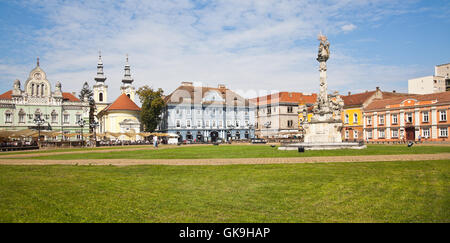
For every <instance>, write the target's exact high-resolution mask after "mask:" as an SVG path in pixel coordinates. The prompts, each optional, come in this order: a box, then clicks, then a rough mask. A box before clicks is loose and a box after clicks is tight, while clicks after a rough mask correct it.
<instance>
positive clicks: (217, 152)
mask: <svg viewBox="0 0 450 243" xmlns="http://www.w3.org/2000/svg"><path fill="white" fill-rule="evenodd" d="M449 152H450V146H413V147H410V148H408V147H407V146H406V145H402V146H396V145H369V146H368V147H367V149H361V150H354V149H341V150H322V151H320V150H315V151H306V152H304V153H299V152H297V151H283V150H278V149H277V148H272V147H270V146H269V145H252V146H249V145H220V146H213V145H207V146H181V147H176V148H167V149H159V150H154V149H150V147H149V149H148V150H136V151H112V152H107V153H102V152H101V151H99V152H98V153H78V154H60V155H47V156H46V155H36V156H35V157H29V159H46V160H51V159H58V160H70V159H124V158H126V159H208V158H269V157H308V156H344V155H381V154H383V155H389V154H434V153H449Z"/></svg>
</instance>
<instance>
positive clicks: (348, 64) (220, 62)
mask: <svg viewBox="0 0 450 243" xmlns="http://www.w3.org/2000/svg"><path fill="white" fill-rule="evenodd" d="M448 16H450V2H449V1H443V0H442V1H441V0H426V1H415V0H411V1H398V0H376V1H371V0H353V1H350V0H339V1H338V0H328V1H306V0H295V1H272V0H255V1H250V0H248V1H241V0H239V1H237V0H227V1H189V0H173V1H144V2H141V1H137V0H122V1H92V0H91V1H58V0H32V1H10V0H2V1H0V30H1V32H2V34H1V35H0V52H1V55H0V92H1V93H3V92H5V91H7V90H9V89H11V87H12V85H13V80H15V79H19V80H21V82H22V85H23V83H24V82H25V80H26V79H27V76H28V73H29V71H31V69H33V68H34V66H35V65H36V64H35V63H36V57H37V56H39V57H40V60H41V61H40V63H41V67H42V68H43V69H44V70H45V71H46V73H47V77H48V79H49V81H50V82H51V83H52V85H55V83H56V81H61V83H62V85H63V90H64V91H70V92H71V91H77V92H78V91H79V90H80V89H81V87H82V84H83V83H84V82H85V81H88V82H89V83H90V85H93V84H94V80H93V77H94V76H95V73H96V63H97V55H98V51H99V50H101V51H102V56H103V62H104V64H105V74H106V76H107V78H108V79H107V81H106V82H107V84H108V85H109V90H110V95H109V99H110V100H109V101H113V99H115V97H117V96H118V95H119V92H120V91H119V86H120V82H121V79H122V77H123V65H124V63H125V55H126V54H128V55H129V59H130V65H131V72H132V76H133V78H134V79H135V83H134V85H135V86H136V87H140V86H142V85H145V84H147V85H150V86H153V87H155V88H159V87H161V88H163V89H164V90H165V92H166V93H170V92H171V91H173V90H174V89H175V88H176V87H177V86H178V85H179V84H180V82H181V81H193V82H198V83H201V84H203V85H209V86H216V85H217V84H226V85H227V86H228V87H229V88H231V89H234V90H237V91H239V92H241V93H242V94H243V95H245V96H247V97H253V96H256V95H260V94H264V93H265V92H271V91H300V92H317V90H318V87H319V85H318V84H319V74H318V71H317V70H318V63H317V61H316V60H315V58H316V55H317V46H318V41H317V35H318V33H319V32H320V31H322V32H323V33H324V34H326V35H327V36H328V38H329V41H330V42H331V58H330V60H329V61H328V81H329V89H330V91H333V90H337V91H339V92H340V93H341V94H346V93H347V92H348V91H351V92H353V93H355V92H360V91H364V90H373V89H374V88H375V87H376V86H379V87H381V89H383V90H387V91H390V90H394V89H395V90H397V91H404V92H406V91H407V80H408V79H409V78H414V77H418V76H427V75H432V74H433V72H434V66H435V65H437V64H443V63H449V62H450V48H449V40H450V20H449V19H450V18H448Z"/></svg>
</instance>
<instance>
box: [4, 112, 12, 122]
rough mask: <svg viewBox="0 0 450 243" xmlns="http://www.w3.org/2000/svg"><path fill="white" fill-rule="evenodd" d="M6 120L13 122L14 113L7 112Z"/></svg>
mask: <svg viewBox="0 0 450 243" xmlns="http://www.w3.org/2000/svg"><path fill="white" fill-rule="evenodd" d="M5 122H6V123H12V113H11V112H10V111H6V112H5Z"/></svg>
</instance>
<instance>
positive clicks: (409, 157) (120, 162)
mask: <svg viewBox="0 0 450 243" xmlns="http://www.w3.org/2000/svg"><path fill="white" fill-rule="evenodd" d="M418 160H448V161H449V162H450V153H441V154H402V155H364V156H323V157H293V158H239V159H148V160H145V159H95V160H87V159H84V160H83V159H77V160H29V159H23V160H21V159H13V160H11V159H5V160H2V159H1V158H0V165H54V164H60V165H115V166H127V165H231V164H296V163H329V162H375V161H418Z"/></svg>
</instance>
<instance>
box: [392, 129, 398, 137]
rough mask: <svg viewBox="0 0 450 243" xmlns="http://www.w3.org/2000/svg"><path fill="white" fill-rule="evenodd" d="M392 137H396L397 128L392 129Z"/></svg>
mask: <svg viewBox="0 0 450 243" xmlns="http://www.w3.org/2000/svg"><path fill="white" fill-rule="evenodd" d="M392 137H393V138H398V130H397V129H394V130H392Z"/></svg>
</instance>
